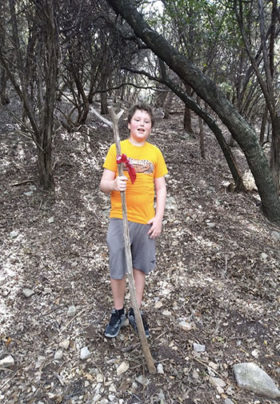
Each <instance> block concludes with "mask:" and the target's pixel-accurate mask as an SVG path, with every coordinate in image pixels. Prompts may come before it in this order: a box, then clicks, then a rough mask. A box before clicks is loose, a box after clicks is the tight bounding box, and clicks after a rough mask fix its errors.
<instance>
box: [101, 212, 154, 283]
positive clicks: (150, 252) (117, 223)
mask: <svg viewBox="0 0 280 404" xmlns="http://www.w3.org/2000/svg"><path fill="white" fill-rule="evenodd" d="M150 227H151V225H150V224H141V223H134V222H128V229H129V237H130V244H131V256H132V265H133V269H138V270H140V271H142V272H144V273H145V274H148V273H149V272H151V271H152V270H153V269H154V268H155V265H156V254H155V240H154V239H151V238H150V237H149V236H148V231H149V229H150ZM107 244H108V247H109V265H110V275H111V278H112V279H123V277H124V276H125V274H126V273H127V266H126V259H125V248H124V240H123V221H122V219H110V223H109V228H108V233H107Z"/></svg>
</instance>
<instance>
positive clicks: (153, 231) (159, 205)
mask: <svg viewBox="0 0 280 404" xmlns="http://www.w3.org/2000/svg"><path fill="white" fill-rule="evenodd" d="M155 190H156V215H155V217H154V218H153V219H151V220H150V221H149V224H151V225H152V226H151V228H150V230H149V232H148V234H149V236H150V237H151V238H155V237H158V236H159V235H160V233H161V230H162V219H163V214H164V209H165V201H166V183H165V178H164V177H159V178H155Z"/></svg>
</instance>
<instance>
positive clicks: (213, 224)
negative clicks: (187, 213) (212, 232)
mask: <svg viewBox="0 0 280 404" xmlns="http://www.w3.org/2000/svg"><path fill="white" fill-rule="evenodd" d="M206 225H207V226H208V227H209V228H210V229H214V227H216V223H212V222H208V223H206Z"/></svg>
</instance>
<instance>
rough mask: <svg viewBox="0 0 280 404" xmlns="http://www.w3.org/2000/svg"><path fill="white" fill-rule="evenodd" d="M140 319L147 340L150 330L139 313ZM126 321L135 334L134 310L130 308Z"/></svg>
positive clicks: (144, 318)
mask: <svg viewBox="0 0 280 404" xmlns="http://www.w3.org/2000/svg"><path fill="white" fill-rule="evenodd" d="M141 317H142V321H143V326H144V330H145V334H146V337H147V338H149V336H150V330H149V325H148V323H147V320H146V317H145V316H144V315H143V313H141ZM128 321H129V324H130V325H132V327H133V328H134V330H135V331H136V332H137V324H136V319H135V315H134V310H133V309H132V308H130V309H129V311H128Z"/></svg>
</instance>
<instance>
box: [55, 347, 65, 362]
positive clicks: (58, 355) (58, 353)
mask: <svg viewBox="0 0 280 404" xmlns="http://www.w3.org/2000/svg"><path fill="white" fill-rule="evenodd" d="M62 357H63V351H62V349H59V350H58V351H56V353H55V354H54V359H55V360H56V361H59V360H60V359H62Z"/></svg>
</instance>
